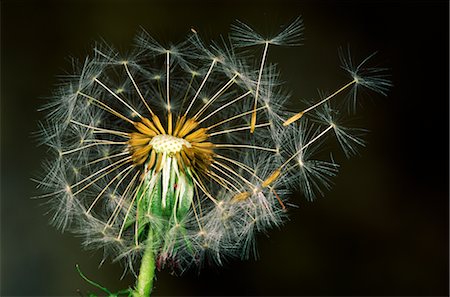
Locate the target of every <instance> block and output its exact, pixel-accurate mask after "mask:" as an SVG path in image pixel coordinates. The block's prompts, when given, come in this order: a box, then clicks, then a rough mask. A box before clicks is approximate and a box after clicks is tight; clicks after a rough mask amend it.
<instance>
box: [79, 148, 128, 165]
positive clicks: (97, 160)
mask: <svg viewBox="0 0 450 297" xmlns="http://www.w3.org/2000/svg"><path fill="white" fill-rule="evenodd" d="M128 154H129V152H121V153H118V154H115V155H108V156H104V157H101V158H99V159H96V160H93V161H90V162H89V163H87V164H86V165H84V166H83V167H85V166H89V165H92V164H95V163H98V162H101V161H103V160H108V159H111V158H115V157H120V156H124V155H128Z"/></svg>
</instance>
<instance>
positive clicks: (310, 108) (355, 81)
mask: <svg viewBox="0 0 450 297" xmlns="http://www.w3.org/2000/svg"><path fill="white" fill-rule="evenodd" d="M354 83H357V80H356V79H354V80H352V81H351V82H349V83H347V84H346V85H344V86H343V87H341V88H340V89H339V90H337V91H335V92H334V93H333V94H331V95H329V96H328V97H326V98H325V99H323V100H321V101H319V102H317V103H316V104H314V105H312V106H310V107H308V108H306V109H305V110H303V111H301V112H299V113H296V114H294V115H293V116H291V117H290V118H289V119H287V120H286V121H284V123H283V126H287V125H290V124H292V123H293V122H295V121H297V120H298V119H300V118H301V117H302V116H303V115H304V114H305V113H307V112H308V111H310V110H313V109H314V108H316V107H318V106H320V105H322V104H323V103H325V102H327V101H328V100H330V99H331V98H333V97H335V96H336V95H338V94H339V93H341V92H342V91H344V90H345V89H347V88H348V87H350V86H351V85H353V84H354Z"/></svg>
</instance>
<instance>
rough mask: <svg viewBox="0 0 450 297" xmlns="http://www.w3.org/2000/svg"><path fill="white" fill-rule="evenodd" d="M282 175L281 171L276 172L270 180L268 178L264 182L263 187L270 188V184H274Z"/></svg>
mask: <svg viewBox="0 0 450 297" xmlns="http://www.w3.org/2000/svg"><path fill="white" fill-rule="evenodd" d="M280 174H281V170H280V169H277V170H275V171H274V172H273V173H272V174H271V175H270V176H269V177H268V178H266V180H264V181H263V183H262V185H261V186H262V187H263V188H265V187H267V186H269V185H270V184H272V183H273V182H274V181H276V180H277V178H278V177H279V176H280Z"/></svg>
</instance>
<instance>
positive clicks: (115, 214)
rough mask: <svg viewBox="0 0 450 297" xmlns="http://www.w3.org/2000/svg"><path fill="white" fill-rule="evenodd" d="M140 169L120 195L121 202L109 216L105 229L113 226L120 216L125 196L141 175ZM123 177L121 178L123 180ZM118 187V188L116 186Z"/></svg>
mask: <svg viewBox="0 0 450 297" xmlns="http://www.w3.org/2000/svg"><path fill="white" fill-rule="evenodd" d="M139 173H140V172H139V171H138V172H136V174H135V175H134V176H133V178H132V180H131V182H130V183H129V184H128V185H127V187H126V188H125V190H124V191H123V192H122V195H121V197H120V200H119V202H118V203H117V206H116V208H115V209H114V211H113V213H112V214H111V216H110V217H109V219H108V221H107V222H106V226H105V230H106V228H107V227H111V226H112V225H114V222H115V221H116V219H117V217H118V216H119V213H120V207H122V203H123V202H124V201H125V198H126V196H127V194H128V191H129V190H130V188H131V187H132V186H133V185H134V182H135V181H136V178H137V177H138V175H139ZM122 180H123V179H121V181H122ZM116 189H117V188H116ZM116 189H114V191H116ZM137 190H138V189H137V188H136V189H135V190H133V192H134V191H137Z"/></svg>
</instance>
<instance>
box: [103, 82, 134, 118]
mask: <svg viewBox="0 0 450 297" xmlns="http://www.w3.org/2000/svg"><path fill="white" fill-rule="evenodd" d="M94 81H95V82H96V83H98V84H99V85H101V86H102V87H103V88H104V89H106V90H107V91H108V92H109V93H110V94H111V95H113V96H114V97H115V98H116V99H117V100H119V101H120V102H121V103H122V104H123V105H125V106H126V107H127V108H128V109H129V110H131V111H132V112H133V113H135V114H136V115H137V116H138V117H139V118H141V119H142V116H141V114H140V113H139V112H137V111H136V110H135V109H134V108H133V107H131V105H130V104H128V103H127V102H125V100H123V99H122V98H120V97H119V96H118V95H117V94H116V93H114V92H113V91H112V90H111V89H110V88H108V87H107V86H106V85H105V84H104V83H102V82H101V81H99V80H98V79H97V78H94Z"/></svg>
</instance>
